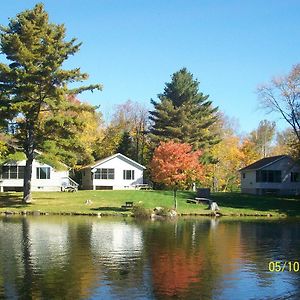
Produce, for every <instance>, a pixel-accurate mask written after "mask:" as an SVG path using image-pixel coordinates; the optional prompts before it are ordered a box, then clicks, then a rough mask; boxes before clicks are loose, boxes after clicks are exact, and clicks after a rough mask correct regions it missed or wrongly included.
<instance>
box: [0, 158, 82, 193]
mask: <svg viewBox="0 0 300 300" xmlns="http://www.w3.org/2000/svg"><path fill="white" fill-rule="evenodd" d="M25 165H26V161H25V160H22V161H12V162H8V163H5V164H3V165H2V167H1V172H0V191H1V192H9V191H17V192H18V191H22V190H23V183H24V169H25ZM68 176H69V171H68V170H64V171H57V170H55V169H54V168H53V167H52V166H50V165H47V164H43V163H40V162H39V161H37V160H36V159H34V160H33V164H32V180H31V189H32V191H61V190H62V189H63V188H64V187H66V186H69V185H70V183H71V182H73V181H72V179H70V178H69V177H68ZM74 184H76V183H75V182H74Z"/></svg>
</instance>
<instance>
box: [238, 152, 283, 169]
mask: <svg viewBox="0 0 300 300" xmlns="http://www.w3.org/2000/svg"><path fill="white" fill-rule="evenodd" d="M283 157H287V155H277V156H271V157H265V158H262V159H260V160H258V161H256V162H254V163H253V164H251V165H249V166H246V167H245V168H242V169H240V171H246V170H258V169H261V168H263V167H265V166H267V165H269V164H272V163H274V162H275V161H277V160H279V159H281V158H283Z"/></svg>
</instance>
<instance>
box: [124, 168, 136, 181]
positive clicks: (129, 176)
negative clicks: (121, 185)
mask: <svg viewBox="0 0 300 300" xmlns="http://www.w3.org/2000/svg"><path fill="white" fill-rule="evenodd" d="M123 179H124V180H134V170H123Z"/></svg>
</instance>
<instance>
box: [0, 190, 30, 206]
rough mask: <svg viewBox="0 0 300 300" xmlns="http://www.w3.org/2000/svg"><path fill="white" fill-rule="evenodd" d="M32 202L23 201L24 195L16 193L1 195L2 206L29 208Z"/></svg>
mask: <svg viewBox="0 0 300 300" xmlns="http://www.w3.org/2000/svg"><path fill="white" fill-rule="evenodd" d="M30 205H31V204H24V203H22V196H21V195H20V194H15V193H5V194H3V195H0V208H5V207H7V208H8V207H9V208H26V207H27V208H28V207H29V206H30Z"/></svg>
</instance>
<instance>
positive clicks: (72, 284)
mask: <svg viewBox="0 0 300 300" xmlns="http://www.w3.org/2000/svg"><path fill="white" fill-rule="evenodd" d="M299 254H300V224H299V223H298V222H297V221H292V220H290V221H263V220H256V221H245V220H244V221H237V220H226V219H225V218H223V219H221V220H219V221H218V220H211V219H197V220H185V221H183V220H181V221H178V222H136V221H135V220H133V219H126V220H120V219H113V220H111V219H105V218H102V219H98V218H93V217H89V218H86V217H45V216H43V217H27V218H16V217H9V218H1V219H0V298H1V299H171V298H172V299H286V298H287V297H288V296H290V297H291V298H289V299H300V296H299V295H300V284H299V279H300V271H298V272H295V270H293V271H292V272H289V271H284V272H279V273H276V272H270V271H269V270H268V263H269V262H270V261H274V260H280V261H298V262H300V256H299ZM277 297H278V298H277Z"/></svg>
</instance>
